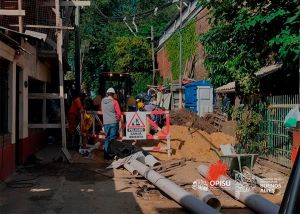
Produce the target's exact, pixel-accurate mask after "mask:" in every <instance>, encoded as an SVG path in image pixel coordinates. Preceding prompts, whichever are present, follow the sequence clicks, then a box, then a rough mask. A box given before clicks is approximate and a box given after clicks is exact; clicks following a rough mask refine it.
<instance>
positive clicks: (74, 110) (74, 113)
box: [68, 93, 86, 149]
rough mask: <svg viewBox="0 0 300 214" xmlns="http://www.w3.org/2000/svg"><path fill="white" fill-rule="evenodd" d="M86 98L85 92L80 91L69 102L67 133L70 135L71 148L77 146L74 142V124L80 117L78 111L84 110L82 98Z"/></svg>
mask: <svg viewBox="0 0 300 214" xmlns="http://www.w3.org/2000/svg"><path fill="white" fill-rule="evenodd" d="M85 98H86V94H85V93H80V94H79V97H77V98H76V99H75V100H74V101H73V102H72V104H71V107H70V109H69V113H68V123H69V128H68V134H69V136H70V137H71V145H70V146H71V147H72V148H73V149H77V148H75V147H79V146H78V145H76V143H75V130H76V125H77V122H78V121H79V119H80V112H81V111H83V110H84V107H83V105H84V99H85Z"/></svg>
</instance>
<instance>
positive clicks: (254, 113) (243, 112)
mask: <svg viewBox="0 0 300 214" xmlns="http://www.w3.org/2000/svg"><path fill="white" fill-rule="evenodd" d="M232 116H233V118H234V119H235V120H236V121H237V126H236V130H235V132H236V133H235V134H236V139H237V141H238V142H239V144H238V146H239V148H238V149H239V150H240V151H239V152H244V153H245V152H250V153H251V152H252V153H259V152H260V151H259V148H260V143H261V142H260V141H259V140H257V137H256V135H257V133H258V131H259V124H260V123H261V122H262V119H263V118H262V115H261V114H260V112H259V111H258V109H255V108H253V107H250V106H248V105H247V106H240V107H237V108H234V109H233V112H232Z"/></svg>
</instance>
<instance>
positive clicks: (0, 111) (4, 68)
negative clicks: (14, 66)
mask: <svg viewBox="0 0 300 214" xmlns="http://www.w3.org/2000/svg"><path fill="white" fill-rule="evenodd" d="M8 69H9V62H8V61H7V60H4V59H1V58H0V134H5V133H8Z"/></svg>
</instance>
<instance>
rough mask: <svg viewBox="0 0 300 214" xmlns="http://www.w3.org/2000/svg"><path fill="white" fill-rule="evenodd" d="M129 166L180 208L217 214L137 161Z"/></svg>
mask: <svg viewBox="0 0 300 214" xmlns="http://www.w3.org/2000/svg"><path fill="white" fill-rule="evenodd" d="M129 164H130V165H131V166H132V167H133V168H134V169H136V170H137V171H138V173H139V174H141V175H142V176H144V177H145V178H146V179H147V180H149V181H150V182H151V183H152V184H154V185H155V186H156V187H158V188H159V189H160V190H162V191H163V192H165V193H166V194H167V195H168V196H170V197H171V198H172V199H174V200H175V201H176V202H177V203H179V204H180V205H181V206H182V207H184V208H186V209H188V210H190V211H191V212H193V213H203V214H214V213H219V212H218V211H217V210H215V209H213V208H212V207H210V206H208V205H207V204H205V203H203V202H202V201H200V200H198V199H197V198H196V197H194V196H193V195H192V194H191V193H189V192H187V191H185V190H184V189H182V188H181V187H179V186H178V185H176V184H175V183H174V182H172V181H170V180H169V179H167V178H165V177H164V176H162V175H160V174H159V173H157V172H156V171H154V170H152V169H150V168H149V167H147V166H146V165H145V164H143V163H141V162H139V161H138V160H132V161H130V163H129Z"/></svg>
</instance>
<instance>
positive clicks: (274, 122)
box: [260, 95, 300, 167]
mask: <svg viewBox="0 0 300 214" xmlns="http://www.w3.org/2000/svg"><path fill="white" fill-rule="evenodd" d="M295 107H298V108H299V107H300V96H299V95H283V96H272V97H268V98H267V108H266V109H265V110H264V112H262V116H263V118H264V119H263V122H262V123H261V125H260V138H261V139H263V140H264V142H265V145H264V147H265V151H266V152H265V153H264V154H263V156H265V157H266V158H267V159H269V160H271V161H274V162H276V163H279V164H281V165H284V166H286V167H290V166H291V143H292V138H291V133H290V132H289V131H288V129H287V128H285V126H284V119H285V116H286V115H287V114H288V112H289V111H290V110H291V109H292V108H295Z"/></svg>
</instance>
